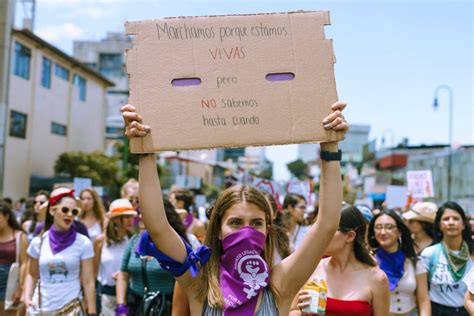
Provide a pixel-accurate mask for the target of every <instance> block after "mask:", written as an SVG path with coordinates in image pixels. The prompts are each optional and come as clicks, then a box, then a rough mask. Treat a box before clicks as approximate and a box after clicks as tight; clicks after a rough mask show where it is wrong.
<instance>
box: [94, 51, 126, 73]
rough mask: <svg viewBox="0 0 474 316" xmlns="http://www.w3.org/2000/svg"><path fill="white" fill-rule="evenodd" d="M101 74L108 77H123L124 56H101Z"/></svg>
mask: <svg viewBox="0 0 474 316" xmlns="http://www.w3.org/2000/svg"><path fill="white" fill-rule="evenodd" d="M99 72H100V73H101V74H102V75H104V76H106V77H121V76H123V75H124V71H123V61H122V54H100V55H99Z"/></svg>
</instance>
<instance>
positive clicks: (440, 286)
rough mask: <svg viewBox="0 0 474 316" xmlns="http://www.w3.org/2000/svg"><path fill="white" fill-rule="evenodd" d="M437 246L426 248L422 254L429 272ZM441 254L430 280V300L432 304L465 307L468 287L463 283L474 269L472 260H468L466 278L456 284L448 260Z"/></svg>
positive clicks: (441, 252)
mask: <svg viewBox="0 0 474 316" xmlns="http://www.w3.org/2000/svg"><path fill="white" fill-rule="evenodd" d="M435 246H436V245H434V246H431V247H428V248H425V250H423V251H422V252H421V257H422V258H423V262H424V263H425V267H426V270H427V271H429V266H430V258H431V256H432V255H433V253H434V252H435ZM439 253H440V256H439V259H438V264H437V265H436V268H434V269H433V271H434V272H433V275H432V277H431V281H430V280H428V281H429V282H430V299H431V301H432V302H435V303H438V304H441V305H445V306H449V307H461V306H464V294H465V293H466V291H467V286H466V284H465V283H464V282H463V279H464V278H465V277H466V276H467V273H468V272H469V271H470V270H471V268H472V260H471V259H469V260H468V262H467V267H466V270H465V273H464V276H463V277H462V278H461V279H460V280H459V281H457V282H455V281H454V279H453V277H452V276H451V273H450V272H449V266H448V259H447V258H446V256H445V255H444V253H443V251H440V252H439ZM428 278H429V276H428Z"/></svg>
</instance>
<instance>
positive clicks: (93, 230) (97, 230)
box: [87, 222, 102, 241]
mask: <svg viewBox="0 0 474 316" xmlns="http://www.w3.org/2000/svg"><path fill="white" fill-rule="evenodd" d="M87 233H88V234H89V238H90V239H91V241H94V239H95V237H97V236H98V235H100V234H102V227H101V226H100V223H99V222H95V224H94V225H92V226H91V227H87Z"/></svg>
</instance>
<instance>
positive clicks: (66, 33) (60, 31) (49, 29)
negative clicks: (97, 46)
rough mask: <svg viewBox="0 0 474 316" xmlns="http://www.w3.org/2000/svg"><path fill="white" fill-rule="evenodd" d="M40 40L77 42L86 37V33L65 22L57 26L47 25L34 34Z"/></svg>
mask: <svg viewBox="0 0 474 316" xmlns="http://www.w3.org/2000/svg"><path fill="white" fill-rule="evenodd" d="M35 33H36V34H37V35H38V36H39V37H41V38H42V39H44V40H46V41H48V42H52V43H57V42H60V41H62V40H65V39H68V40H77V39H84V38H86V37H87V33H86V32H85V31H84V30H83V29H81V28H80V27H78V26H76V25H74V24H73V23H70V22H66V23H63V24H59V25H47V26H44V27H41V28H39V29H38V31H36V32H35Z"/></svg>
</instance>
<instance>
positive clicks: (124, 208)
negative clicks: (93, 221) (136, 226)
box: [107, 199, 137, 218]
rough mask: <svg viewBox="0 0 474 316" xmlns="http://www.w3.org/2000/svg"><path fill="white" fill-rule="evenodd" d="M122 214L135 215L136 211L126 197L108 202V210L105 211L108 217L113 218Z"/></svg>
mask: <svg viewBox="0 0 474 316" xmlns="http://www.w3.org/2000/svg"><path fill="white" fill-rule="evenodd" d="M123 215H133V216H136V215H137V211H135V209H134V208H133V206H132V203H130V201H129V200H128V199H117V200H115V201H113V202H112V203H110V206H109V211H108V212H107V217H108V218H114V217H117V216H123Z"/></svg>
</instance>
